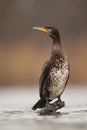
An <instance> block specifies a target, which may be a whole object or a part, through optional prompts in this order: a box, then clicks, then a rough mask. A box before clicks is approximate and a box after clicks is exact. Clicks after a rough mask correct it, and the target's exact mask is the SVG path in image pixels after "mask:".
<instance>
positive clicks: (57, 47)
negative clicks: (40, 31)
mask: <svg viewBox="0 0 87 130" xmlns="http://www.w3.org/2000/svg"><path fill="white" fill-rule="evenodd" d="M59 51H60V52H61V53H62V52H63V51H62V45H61V41H60V40H59V41H58V40H56V41H55V40H53V45H52V53H54V52H59Z"/></svg>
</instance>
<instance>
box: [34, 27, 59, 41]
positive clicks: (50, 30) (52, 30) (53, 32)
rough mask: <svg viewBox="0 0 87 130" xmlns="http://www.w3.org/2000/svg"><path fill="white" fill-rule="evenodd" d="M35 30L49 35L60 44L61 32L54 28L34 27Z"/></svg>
mask: <svg viewBox="0 0 87 130" xmlns="http://www.w3.org/2000/svg"><path fill="white" fill-rule="evenodd" d="M33 29H36V30H40V31H42V32H45V33H47V34H48V35H49V36H50V37H51V38H52V39H53V41H54V42H57V41H58V42H60V35H59V31H58V29H57V28H55V27H54V26H45V27H36V26H34V27H33Z"/></svg>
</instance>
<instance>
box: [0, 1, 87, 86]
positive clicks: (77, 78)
mask: <svg viewBox="0 0 87 130" xmlns="http://www.w3.org/2000/svg"><path fill="white" fill-rule="evenodd" d="M35 25H36V26H45V25H54V26H56V27H57V28H58V29H59V31H60V35H61V40H62V44H63V49H64V50H65V52H66V53H67V55H68V59H69V62H70V65H71V76H70V81H69V83H70V84H87V0H44V1H41V0H0V86H8V85H29V86H30V85H37V84H38V79H39V76H40V73H41V68H42V65H43V63H44V62H45V61H46V60H47V59H48V57H49V55H50V50H51V46H52V40H51V39H50V38H49V37H48V36H46V34H43V33H41V32H38V31H37V32H36V31H34V30H32V27H33V26H35Z"/></svg>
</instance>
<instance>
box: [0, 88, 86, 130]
mask: <svg viewBox="0 0 87 130" xmlns="http://www.w3.org/2000/svg"><path fill="white" fill-rule="evenodd" d="M86 93H87V88H85V87H84V88H79V92H78V88H77V89H75V88H74V89H72V88H69V89H67V90H66V91H65V93H64V95H63V96H62V99H63V100H65V102H66V107H64V108H62V109H61V110H58V112H57V113H55V114H50V115H39V114H38V113H36V112H34V111H32V110H31V107H32V106H33V104H34V103H35V102H36V100H38V98H39V97H38V90H37V89H34V88H33V89H32V90H31V89H28V90H26V89H25V90H24V89H22V90H20V89H19V90H1V91H0V130H10V129H11V130H20V129H21V130H44V129H45V130H48V129H49V130H53V129H61V130H73V129H74V130H87V94H86Z"/></svg>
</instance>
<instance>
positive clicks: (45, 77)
mask: <svg viewBox="0 0 87 130" xmlns="http://www.w3.org/2000/svg"><path fill="white" fill-rule="evenodd" d="M33 29H35V30H40V31H42V32H44V33H46V34H48V35H49V36H50V37H51V38H52V41H53V43H52V50H51V54H50V58H49V59H48V60H47V61H46V62H45V64H44V65H43V68H42V73H41V76H40V79H39V96H40V99H39V100H38V101H37V102H36V104H35V105H34V106H33V107H32V110H34V111H35V110H36V109H37V108H45V110H46V111H47V112H52V111H53V109H54V108H53V105H51V104H50V102H51V101H53V100H54V99H57V101H56V102H55V103H56V105H57V106H58V108H62V107H64V106H65V102H64V101H62V100H61V95H62V93H63V92H64V90H65V87H66V85H67V82H68V79H69V75H70V64H69V61H68V58H67V56H66V54H65V52H64V51H63V48H62V44H61V38H60V33H59V30H58V29H57V28H56V27H54V26H45V27H37V26H34V27H33Z"/></svg>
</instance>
